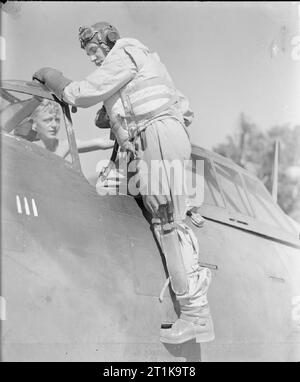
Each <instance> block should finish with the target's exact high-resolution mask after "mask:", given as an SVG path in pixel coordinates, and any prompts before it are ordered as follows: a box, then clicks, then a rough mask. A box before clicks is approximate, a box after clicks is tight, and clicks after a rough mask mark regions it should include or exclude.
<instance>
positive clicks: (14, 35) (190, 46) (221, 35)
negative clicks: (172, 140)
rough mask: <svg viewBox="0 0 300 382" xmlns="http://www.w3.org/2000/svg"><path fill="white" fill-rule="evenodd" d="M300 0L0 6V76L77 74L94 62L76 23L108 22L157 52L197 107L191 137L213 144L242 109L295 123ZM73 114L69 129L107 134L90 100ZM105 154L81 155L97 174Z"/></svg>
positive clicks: (264, 124) (86, 168)
mask: <svg viewBox="0 0 300 382" xmlns="http://www.w3.org/2000/svg"><path fill="white" fill-rule="evenodd" d="M299 4H300V2H257V3H255V2H232V3H230V2H229V3H224V2H188V1H186V2H173V1H172V2H105V1H104V2H103V1H96V2H80V1H76V2H72V1H70V2H62V1H61V2H55V1H54V2H44V1H43V2H34V1H32V2H30V1H29V2H19V5H20V9H19V14H18V15H15V16H14V15H12V14H9V13H6V12H1V36H2V37H4V38H5V41H6V54H5V60H3V61H1V65H2V73H1V76H2V79H20V80H30V79H31V77H32V74H33V73H34V72H35V71H36V70H37V69H39V68H41V67H53V68H56V69H59V70H61V71H62V72H63V73H64V75H65V76H66V77H68V78H70V79H72V80H82V79H84V78H85V77H86V76H87V75H88V74H89V73H91V72H92V71H93V70H94V69H95V67H94V65H93V64H92V63H91V62H90V61H89V59H88V57H87V56H86V54H85V53H84V51H83V50H82V49H80V45H79V40H78V29H79V26H81V25H91V24H93V23H95V22H98V21H109V22H110V23H111V24H113V25H115V26H116V27H117V28H118V30H119V31H120V34H121V36H122V37H132V38H136V39H138V40H140V41H141V42H142V43H143V44H144V45H146V46H148V47H149V48H150V50H152V51H156V52H157V53H158V54H159V56H160V58H161V60H162V61H163V62H164V64H165V65H166V66H167V68H168V70H169V73H170V74H171V76H172V78H173V80H174V82H175V84H176V86H177V87H178V89H180V91H181V92H183V93H184V94H185V95H186V96H187V97H188V99H189V101H190V104H191V107H192V109H193V111H194V113H195V119H194V122H193V124H192V126H191V127H190V133H191V141H192V143H194V144H197V145H200V146H202V147H204V148H207V149H211V148H212V147H213V146H216V145H218V144H219V143H221V142H222V141H224V139H225V137H226V136H227V135H229V134H232V133H234V131H235V130H236V129H237V127H238V124H239V118H240V114H241V113H242V112H243V113H244V114H245V116H246V117H247V119H248V120H249V121H251V122H253V123H256V124H257V125H258V126H259V127H260V128H261V129H268V128H270V127H273V126H275V125H286V126H290V127H293V126H295V125H300V107H299V103H300V57H299V60H298V59H295V57H294V56H293V54H292V51H293V48H294V46H293V45H292V44H293V41H294V40H293V39H295V38H296V36H298V35H300V11H299V10H300V5H299ZM100 107H101V104H100V105H99V107H97V106H96V107H92V108H89V109H85V110H83V109H79V110H78V112H77V113H76V114H73V123H74V128H75V133H76V136H77V137H78V138H79V139H90V138H94V137H97V136H100V137H101V136H102V137H105V136H107V134H108V132H107V131H100V130H99V129H97V128H96V127H95V125H94V117H95V114H96V111H97V110H98V108H100ZM108 156H109V152H107V151H105V152H98V153H97V152H96V153H90V154H82V155H81V163H82V168H83V172H84V173H85V175H86V176H87V177H92V176H94V175H95V169H96V163H97V161H98V160H99V159H102V158H104V157H108Z"/></svg>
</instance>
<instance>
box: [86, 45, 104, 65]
mask: <svg viewBox="0 0 300 382" xmlns="http://www.w3.org/2000/svg"><path fill="white" fill-rule="evenodd" d="M85 51H86V54H87V55H88V56H89V57H90V60H91V61H92V62H93V63H94V64H95V65H96V66H100V65H101V64H102V62H103V61H104V59H105V57H106V52H105V50H104V49H103V48H102V47H101V46H100V45H98V44H95V43H93V42H91V43H90V44H88V45H87V46H86V47H85Z"/></svg>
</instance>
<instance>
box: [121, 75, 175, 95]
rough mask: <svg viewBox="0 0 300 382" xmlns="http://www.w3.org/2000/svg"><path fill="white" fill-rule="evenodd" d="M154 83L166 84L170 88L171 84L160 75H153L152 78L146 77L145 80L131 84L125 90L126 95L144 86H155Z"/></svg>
mask: <svg viewBox="0 0 300 382" xmlns="http://www.w3.org/2000/svg"><path fill="white" fill-rule="evenodd" d="M155 85H167V86H168V87H170V88H172V87H173V86H172V84H171V83H170V82H169V81H167V80H165V79H163V78H160V77H154V78H148V79H146V80H143V81H140V82H137V83H136V84H134V85H132V86H131V87H129V88H128V89H126V90H125V93H126V95H129V94H132V93H135V92H137V91H139V90H143V89H145V88H148V87H150V86H155Z"/></svg>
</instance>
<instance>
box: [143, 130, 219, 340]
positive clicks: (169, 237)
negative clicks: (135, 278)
mask: <svg viewBox="0 0 300 382" xmlns="http://www.w3.org/2000/svg"><path fill="white" fill-rule="evenodd" d="M168 128H169V126H167V127H166V126H160V127H158V128H157V129H155V128H154V127H153V128H151V129H149V128H147V130H146V134H147V150H146V152H145V153H144V156H143V159H144V160H146V162H147V164H148V167H150V166H151V160H152V159H156V160H157V159H159V160H172V159H173V158H175V159H179V160H182V167H184V159H188V157H187V156H188V155H189V148H188V145H186V146H187V147H186V149H185V152H184V154H182V151H180V150H181V147H182V146H184V144H185V141H184V139H185V136H184V135H182V136H180V137H179V135H180V133H181V132H180V129H179V128H178V126H176V124H174V125H173V126H171V128H172V129H173V130H172V132H170V134H168ZM177 128H178V131H176V129H177ZM174 132H176V133H178V135H177V136H178V137H179V139H180V141H179V142H178V141H176V142H170V139H169V137H172V138H173V137H174ZM172 143H174V144H172ZM174 147H175V148H176V150H175V151H174V152H172V150H174ZM158 148H159V149H158ZM180 153H181V154H180ZM180 155H181V156H180ZM157 175H158V176H154V177H152V178H151V179H152V180H155V181H157V182H159V181H160V180H161V181H162V183H164V184H166V183H167V184H168V185H169V193H167V194H166V195H148V194H144V195H143V200H144V204H145V206H146V208H147V209H148V211H149V212H150V213H151V215H152V217H153V219H152V223H153V224H154V232H155V234H156V237H157V239H158V242H159V243H160V246H161V249H162V252H163V253H164V256H165V258H166V263H167V268H168V272H169V277H170V281H171V287H172V289H173V291H174V293H175V295H176V299H177V300H178V302H179V305H180V309H181V315H180V318H179V319H178V320H177V321H176V322H175V324H174V325H173V326H172V328H170V329H161V341H163V342H168V343H182V342H185V341H188V340H190V339H192V338H196V339H197V340H198V341H210V340H212V339H213V338H214V332H213V326H212V320H211V317H210V312H209V308H208V302H207V291H208V287H209V284H210V280H211V273H210V270H209V269H207V268H203V267H200V266H199V263H198V257H199V247H198V241H197V238H196V236H195V234H194V233H193V231H192V230H191V229H190V228H189V227H188V226H186V225H185V224H184V223H183V219H184V217H185V213H186V197H187V196H186V195H185V194H179V195H178V194H177V193H176V192H175V189H176V186H177V185H178V182H182V172H181V171H179V176H178V178H177V177H176V174H175V176H174V177H173V182H171V179H170V177H169V175H168V174H167V173H165V174H163V177H165V178H163V179H160V176H159V174H157ZM141 184H144V179H141ZM170 203H171V204H172V208H173V216H172V217H171V218H170V217H166V215H165V216H162V215H161V211H160V206H161V205H170Z"/></svg>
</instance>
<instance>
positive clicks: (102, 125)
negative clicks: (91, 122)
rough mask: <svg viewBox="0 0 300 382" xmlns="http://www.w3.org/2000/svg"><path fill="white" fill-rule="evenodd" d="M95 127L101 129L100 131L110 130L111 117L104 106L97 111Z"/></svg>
mask: <svg viewBox="0 0 300 382" xmlns="http://www.w3.org/2000/svg"><path fill="white" fill-rule="evenodd" d="M95 125H96V126H97V127H99V129H109V128H110V122H109V116H108V115H107V112H106V109H105V106H104V105H103V106H102V107H101V109H99V110H98V111H97V114H96V118H95Z"/></svg>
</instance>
